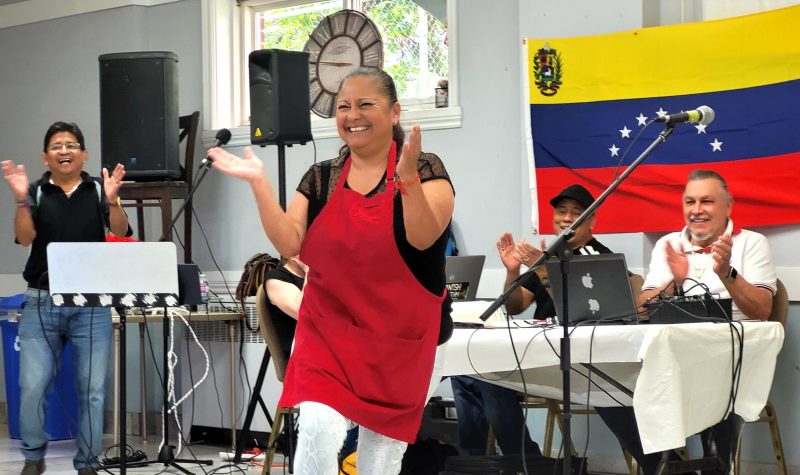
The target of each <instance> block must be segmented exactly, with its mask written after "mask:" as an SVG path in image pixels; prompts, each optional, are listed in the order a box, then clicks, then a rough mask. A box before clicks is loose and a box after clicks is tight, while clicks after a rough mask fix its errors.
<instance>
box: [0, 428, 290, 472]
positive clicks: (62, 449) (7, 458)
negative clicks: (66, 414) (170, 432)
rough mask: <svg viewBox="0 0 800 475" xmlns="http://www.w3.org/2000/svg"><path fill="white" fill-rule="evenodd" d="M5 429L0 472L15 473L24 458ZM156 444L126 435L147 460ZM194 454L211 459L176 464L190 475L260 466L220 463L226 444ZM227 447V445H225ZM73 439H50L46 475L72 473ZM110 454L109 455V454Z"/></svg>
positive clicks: (160, 468) (186, 455) (108, 440)
mask: <svg viewBox="0 0 800 475" xmlns="http://www.w3.org/2000/svg"><path fill="white" fill-rule="evenodd" d="M7 434H8V428H7V427H6V426H4V425H0V475H12V474H13V475H17V474H19V472H20V470H22V465H23V463H24V458H23V456H22V454H21V453H20V451H19V441H18V440H14V439H10V438H8V435H7ZM113 443H114V437H113V436H112V435H108V434H107V435H106V437H105V439H104V447H109V446H111V445H112V444H113ZM159 443H160V438H159V437H153V436H151V437H150V439H149V440H148V442H146V443H142V441H141V438H140V437H132V436H129V437H128V445H130V446H131V447H133V448H134V449H136V450H142V451H144V452H145V453H146V454H147V455H148V460H152V459H155V458H156V457H157V455H158V445H159ZM190 448H191V451H192V452H193V453H194V456H195V457H197V458H198V459H209V460H212V461H213V464H212V465H202V466H201V465H198V464H189V463H181V464H180V466H181V467H183V468H185V469H186V470H187V471H189V472H190V473H193V474H204V473H206V474H210V473H212V471H213V473H215V474H247V475H259V474H260V473H261V467H260V466H258V467H256V466H249V465H247V464H240V465H238V466H236V467H231V466H230V465H228V463H227V462H224V463H223V462H222V461H221V457H220V452H221V451H222V452H224V451H226V447H213V446H208V445H196V446H192V447H190ZM227 449H228V450H230V448H227ZM75 450H76V449H75V442H74V441H72V440H64V441H56V442H51V443H50V444H49V445H48V448H47V458H46V464H47V471H46V472H45V473H46V474H48V475H61V474H75V473H76V472H75V470H74V469H73V468H72V457H73V456H74V455H75ZM110 455H111V454H110ZM180 458H181V459H193V458H194V457H193V456H192V454H191V453H190V452H189V450H188V449H186V448H184V450H183V452H182V453H181V454H180ZM282 461H283V457H282V456H281V455H276V461H275V462H274V463H273V468H272V470H271V471H270V474H271V475H279V474H283V473H288V471H287V472H284V469H283V467H282ZM100 473H101V474H102V473H115V474H116V473H120V470H119V468H116V469H112V470H109V471H101V472H100ZM126 473H131V474H132V475H138V474H142V475H150V474H156V473H164V474H176V473H180V474H182V473H184V472H182V471H180V470H179V469H177V468H175V467H172V466H165V465H164V464H163V463H152V464H150V465H147V466H145V467H127V468H126Z"/></svg>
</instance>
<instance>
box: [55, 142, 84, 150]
mask: <svg viewBox="0 0 800 475" xmlns="http://www.w3.org/2000/svg"><path fill="white" fill-rule="evenodd" d="M64 147H67V150H69V151H70V152H74V151H76V150H80V149H81V144H79V143H78V142H67V143H54V144H53V145H50V146H48V147H47V150H49V151H51V152H60V151H61V149H62V148H64Z"/></svg>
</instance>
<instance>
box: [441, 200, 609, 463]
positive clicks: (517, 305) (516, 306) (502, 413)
mask: <svg viewBox="0 0 800 475" xmlns="http://www.w3.org/2000/svg"><path fill="white" fill-rule="evenodd" d="M593 202H594V197H593V196H592V195H591V193H589V191H588V190H587V189H586V188H584V187H583V186H581V185H570V186H568V187H567V188H565V189H564V190H562V191H561V192H560V193H559V194H558V195H556V196H555V197H553V199H551V200H550V204H551V205H552V206H553V231H554V232H555V233H560V232H561V231H563V230H564V229H566V228H568V227H569V226H570V225H571V224H572V223H573V222H575V220H576V219H578V216H580V215H581V213H583V211H584V210H585V209H586V208H588V207H589V205H590V204H592V203H593ZM595 219H596V218H595V216H592V217H591V218H589V219H588V220H586V221H585V222H584V223H583V224H582V225H581V226H579V227H578V228H577V229H575V234H574V235H573V237H572V238H571V239H570V240H569V241H568V243H569V245H570V247H571V248H572V250H573V251H574V252H575V253H576V254H609V253H611V251H610V250H609V249H608V248H607V247H606V246H604V245H602V244H600V242H599V241H598V240H597V239H595V238H594V237H593V236H592V227H594V224H595ZM542 246H544V242H542ZM497 252H498V253H499V254H500V259H501V260H502V261H503V265H504V266H505V267H506V282H505V287H506V288H507V287H508V286H509V285H511V283H512V282H514V281H515V280H516V279H517V278H518V277H519V276H520V266H521V265H522V264H525V265H531V264H533V263H534V262H536V259H538V257H539V254H541V252H542V251H541V249H538V248H537V247H536V246H533V245H531V244H530V243H527V242H525V240H521V241H519V242H517V243H515V242H514V238H513V236H511V233H503V234H502V235H501V236H500V239H498V240H497ZM534 302H536V310H535V311H534V318H537V319H542V320H544V319H546V318H550V317H553V316H555V314H556V311H555V306H554V305H553V299H552V298H551V297H550V292H549V280H548V279H547V270H546V269H545V267H544V266H541V267H539V268H538V269H537V270H536V272H535V273H531V274H530V277H528V278H527V279H526V280H525V281H524V282H522V283H521V285H520V287H517V289H516V290H515V291H514V292H512V293H511V294H510V295H509V296H508V300H506V310H507V311H508V313H509V314H511V315H516V314H519V313H522V312H524V311H525V310H526V309H527V308H528V307H530V306H531V304H533V303H534ZM450 381H451V384H452V387H453V398H454V399H455V405H456V414H458V435H459V445H460V446H461V448H462V449H463V450H464V451H466V452H467V453H469V454H471V455H480V454H482V453H483V452H484V451H485V450H486V439H487V433H488V426H491V427H492V430H493V431H494V433H495V435H496V437H497V442H498V444H499V445H500V450H502V451H503V454H505V455H509V454H518V453H520V452H521V450H522V441H523V435H522V431H523V430H524V431H525V435H524V444H525V445H524V447H525V452H526V453H533V454H538V453H540V450H539V446H538V445H537V444H536V443H535V442H533V440H531V438H530V435H529V434H528V429H527V427H525V421H524V417H523V412H522V408H521V407H520V404H519V393H518V392H517V391H514V390H513V389H508V388H504V387H502V386H497V385H495V384H492V383H488V382H486V381H481V380H478V379H475V378H472V377H469V376H454V377H452V378H450ZM545 455H548V456H549V455H550V454H545Z"/></svg>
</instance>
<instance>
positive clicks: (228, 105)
mask: <svg viewBox="0 0 800 475" xmlns="http://www.w3.org/2000/svg"><path fill="white" fill-rule="evenodd" d="M345 1H347V2H349V3H351V4H352V3H358V0H345ZM446 2H447V23H448V24H447V38H448V107H442V108H430V106H429V105H428V107H429V108H417V109H414V108H407V107H406V106H404V107H403V113H402V115H401V120H402V122H403V123H406V124H412V123H413V124H420V126H421V127H422V128H423V129H426V130H432V129H448V128H458V127H461V121H462V112H461V106H460V104H459V94H458V92H459V89H458V47H457V46H458V45H457V43H458V41H457V38H458V29H457V28H458V10H457V5H456V0H446ZM241 3H243V5H241V6H237V5H236V2H234V1H233V0H202V17H203V25H205V28H203V35H202V45H203V78H204V81H203V110H204V111H205V114H204V119H203V129H204V131H203V134H202V140H203V143H204V144H205V145H210V144H211V143H213V141H214V134H215V132H214V131H215V130H216V129H219V128H221V127H227V128H229V129H230V130H231V133H232V138H231V141H230V142H229V144H230V145H247V144H249V143H250V127H249V125H241V124H243V123H244V121H243V118H244V117H243V116H244V114H243V111H244V110H245V107H244V100H245V98H246V97H247V96H246V95H245V94H244V88H245V87H246V83H245V80H246V78H247V61H246V55H245V54H244V53H243V50H244V44H245V39H246V38H247V37H248V36H249V37H250V38H252V37H253V31H252V8H253V7H252V6H248V5H247V4H246V2H241ZM269 3H271V4H272V5H273V6H275V7H281V6H289V5H292V4H297V3H306V2H305V1H298V0H274V1H272V2H269ZM259 4H262V2H259ZM237 9H241V10H237ZM245 10H246V11H245ZM245 20H247V21H245ZM246 35H247V36H246ZM414 102H416V101H412V105H416V104H414ZM311 132H312V135H313V137H314V139H326V138H334V137H338V132H337V130H336V121H335V119H334V118H330V119H325V118H322V117H317V116H316V115H313V114H312V119H311Z"/></svg>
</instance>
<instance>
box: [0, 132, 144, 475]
mask: <svg viewBox="0 0 800 475" xmlns="http://www.w3.org/2000/svg"><path fill="white" fill-rule="evenodd" d="M88 158H89V154H88V152H87V151H86V145H85V143H84V140H83V133H82V132H81V130H80V128H78V126H77V125H75V124H72V123H65V122H56V123H54V124H53V125H51V126H50V128H49V129H47V132H46V134H45V137H44V150H43V152H42V155H41V159H42V162H43V163H44V164H45V166H46V167H47V168H48V171H47V172H45V174H44V175H42V177H41V178H40V179H39V180H37V181H35V182H33V183H30V184H29V181H28V176H27V174H26V173H25V166H24V165H15V164H14V163H12V162H11V161H4V162H3V163H2V166H3V173H4V175H5V179H6V181H7V182H8V184H9V187H10V188H11V191H12V192H13V193H14V196H15V197H16V205H17V211H16V215H15V217H14V234H15V237H16V242H17V243H19V244H20V245H22V246H29V245H31V244H32V248H31V254H30V257H29V258H28V262H27V264H26V265H25V271H24V272H23V277H24V278H25V280H26V281H27V282H28V290H27V292H26V299H25V307H24V309H23V312H22V317H21V320H20V325H19V337H20V378H19V384H20V389H21V404H20V428H21V435H22V447H21V448H22V453H23V454H24V456H25V466H24V467H23V469H22V475H38V474H40V473H42V472H44V470H45V463H44V457H45V452H46V450H47V441H48V436H47V434H46V432H45V427H44V420H45V416H44V411H45V407H44V396H45V392H46V390H47V388H48V386H49V385H50V384H51V383H52V380H53V378H54V377H55V368H56V362H57V357H56V355H58V354H59V353H60V352H61V350H62V348H63V345H64V342H65V341H70V342H71V343H72V345H73V349H74V358H75V373H76V379H77V382H76V386H77V390H78V413H79V414H78V434H77V440H76V442H77V445H78V453H77V455H76V456H75V458H74V459H73V465H74V467H75V469H76V470H77V471H78V473H79V474H81V475H86V474H93V473H96V471H95V469H94V468H93V466H95V467H96V466H97V456H98V455H100V451H101V439H102V436H103V412H104V407H105V378H106V370H107V367H108V361H109V360H110V350H111V345H112V328H111V312H110V309H108V308H81V307H75V308H68V307H53V306H52V302H51V299H50V294H49V292H48V288H49V286H48V278H47V245H48V244H49V243H51V242H101V241H104V240H105V233H106V229H107V228H108V229H109V230H110V231H111V232H112V233H114V234H115V235H117V236H129V235H130V234H131V230H130V227H129V226H128V217H127V216H126V215H125V213H124V211H123V210H122V207H121V206H120V203H119V197H118V195H117V192H118V191H119V189H120V186H122V178H123V177H124V176H125V169H124V167H123V166H122V165H117V166H116V168H114V170H113V172H112V173H111V174H110V175H109V173H108V170H106V169H103V178H102V180H99V179H95V178H92V177H91V176H89V175H88V174H87V173H86V172H84V171H83V166H84V164H85V163H86V160H87V159H88ZM109 265H112V264H111V263H109Z"/></svg>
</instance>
